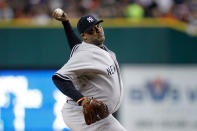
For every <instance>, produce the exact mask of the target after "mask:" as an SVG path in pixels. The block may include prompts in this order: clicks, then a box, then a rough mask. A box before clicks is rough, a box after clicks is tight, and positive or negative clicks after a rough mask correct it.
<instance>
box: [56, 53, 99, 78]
mask: <svg viewBox="0 0 197 131" xmlns="http://www.w3.org/2000/svg"><path fill="white" fill-rule="evenodd" d="M94 71H96V70H95V65H94V64H93V54H92V53H91V52H90V51H79V52H77V53H74V54H73V55H72V57H71V58H70V59H69V60H68V62H67V63H66V64H65V65H64V66H63V67H62V68H61V69H60V70H58V71H57V72H56V74H58V75H59V76H62V77H68V78H69V79H71V80H73V79H75V78H76V77H77V76H80V75H81V74H83V73H88V72H94Z"/></svg>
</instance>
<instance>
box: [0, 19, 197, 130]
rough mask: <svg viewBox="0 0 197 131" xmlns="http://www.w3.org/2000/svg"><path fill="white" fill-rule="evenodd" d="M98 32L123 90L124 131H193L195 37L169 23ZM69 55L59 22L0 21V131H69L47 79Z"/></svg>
mask: <svg viewBox="0 0 197 131" xmlns="http://www.w3.org/2000/svg"><path fill="white" fill-rule="evenodd" d="M71 23H72V25H73V26H74V27H76V20H75V19H73V20H71ZM103 26H104V31H105V35H106V41H105V44H106V45H107V46H109V47H110V49H111V50H112V51H114V52H116V55H117V59H118V61H119V62H120V66H121V69H122V76H123V83H124V85H125V86H124V87H125V88H124V89H125V97H124V100H123V103H122V106H121V109H120V111H119V112H118V119H120V121H121V123H122V124H123V125H124V126H125V127H126V128H127V129H128V130H129V131H130V130H137V131H156V130H157V131H158V130H159V131H176V130H177V131H178V130H179V131H196V130H197V117H195V114H196V113H197V110H196V109H197V52H196V49H197V33H196V30H193V28H191V27H189V25H187V24H185V23H183V22H180V21H177V20H172V19H168V18H158V19H134V20H133V19H105V22H104V23H103ZM75 31H76V29H75ZM76 32H77V31H76ZM69 53H70V51H69V48H68V46H67V41H66V38H65V35H64V30H63V29H62V25H61V24H60V23H59V22H56V21H53V20H52V21H51V23H50V24H49V25H36V24H34V23H33V22H32V21H31V20H28V19H18V20H14V21H0V131H4V130H20V131H22V130H68V128H67V127H66V126H65V125H64V123H63V121H62V118H61V114H60V113H61V111H60V110H61V106H62V104H63V103H64V96H63V95H62V94H61V93H60V92H59V91H57V90H56V88H55V86H54V85H53V83H52V81H51V76H52V74H53V73H54V72H55V71H56V70H57V69H59V68H60V67H61V66H62V65H63V64H64V63H65V62H66V61H67V60H68V58H69Z"/></svg>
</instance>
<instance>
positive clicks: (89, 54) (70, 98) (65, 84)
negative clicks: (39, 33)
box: [52, 11, 126, 131]
mask: <svg viewBox="0 0 197 131" xmlns="http://www.w3.org/2000/svg"><path fill="white" fill-rule="evenodd" d="M53 17H54V18H55V19H57V20H59V21H61V22H62V24H63V26H64V30H65V34H66V37H67V40H68V43H69V47H70V49H71V54H70V59H69V60H68V61H67V62H66V63H65V65H63V66H62V68H61V69H59V70H58V71H57V72H56V73H55V74H54V75H53V77H52V79H53V82H54V84H55V85H56V87H57V88H58V89H59V90H60V91H61V92H62V93H63V94H65V95H66V96H67V100H66V102H65V104H64V106H63V109H62V115H63V119H64V122H65V124H66V125H67V126H68V127H69V128H70V129H71V130H72V131H126V129H125V128H124V127H123V126H122V125H121V124H120V123H119V122H118V121H117V120H116V119H115V118H114V117H113V116H112V115H111V114H112V113H114V112H116V111H117V110H118V108H119V107H120V103H121V99H122V93H123V89H122V88H123V86H122V81H121V76H120V69H119V65H118V62H117V60H116V56H115V54H114V53H113V52H112V51H110V50H109V49H108V48H107V47H106V46H105V45H104V44H103V42H104V40H105V35H104V31H103V28H102V26H101V25H100V23H101V22H103V20H97V19H96V18H95V17H94V16H92V15H87V16H83V17H81V18H80V20H79V21H78V24H77V29H78V31H79V33H80V36H81V38H82V41H81V40H80V38H78V36H77V35H76V34H75V33H74V31H73V29H72V27H71V25H70V23H69V19H68V15H67V13H65V12H63V14H61V15H59V14H58V12H56V11H54V12H53Z"/></svg>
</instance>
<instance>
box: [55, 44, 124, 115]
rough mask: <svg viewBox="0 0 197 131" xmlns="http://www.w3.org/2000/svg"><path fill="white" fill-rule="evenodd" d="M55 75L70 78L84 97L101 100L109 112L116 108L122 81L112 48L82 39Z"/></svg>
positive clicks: (120, 93) (120, 95)
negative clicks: (103, 47)
mask: <svg viewBox="0 0 197 131" xmlns="http://www.w3.org/2000/svg"><path fill="white" fill-rule="evenodd" d="M56 74H57V75H58V74H59V75H60V76H63V77H67V78H69V79H70V80H71V81H72V82H73V84H74V86H75V87H76V89H77V90H78V91H79V92H80V93H81V94H83V95H84V96H86V97H94V98H96V99H97V100H102V101H104V103H105V104H107V106H108V108H109V111H110V113H114V112H115V111H117V109H118V108H119V106H120V102H121V99H122V81H121V76H120V70H119V65H118V62H117V60H116V56H115V54H114V53H113V52H112V51H110V50H108V49H107V51H105V50H103V49H101V48H100V47H98V46H96V45H93V44H89V43H85V42H82V44H78V45H76V46H75V47H74V48H73V50H72V52H71V56H70V59H69V60H68V62H67V63H66V64H65V65H64V66H63V67H62V68H61V69H60V70H58V71H57V72H56ZM68 99H69V98H68Z"/></svg>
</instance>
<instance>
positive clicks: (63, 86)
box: [52, 75, 83, 102]
mask: <svg viewBox="0 0 197 131" xmlns="http://www.w3.org/2000/svg"><path fill="white" fill-rule="evenodd" d="M52 79H53V82H54V84H55V85H56V87H57V88H58V89H59V90H60V91H61V92H62V93H63V94H64V95H66V96H68V97H70V98H72V99H73V100H74V101H76V102H77V100H79V99H80V98H82V97H83V95H82V94H81V93H80V92H79V91H77V90H76V88H75V87H74V85H73V83H72V81H70V80H64V79H62V78H60V77H59V76H57V75H53V77H52Z"/></svg>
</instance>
